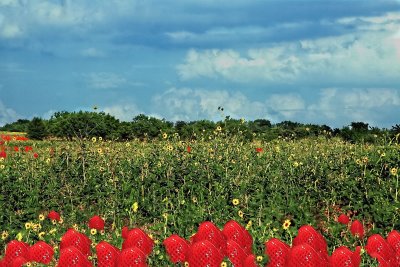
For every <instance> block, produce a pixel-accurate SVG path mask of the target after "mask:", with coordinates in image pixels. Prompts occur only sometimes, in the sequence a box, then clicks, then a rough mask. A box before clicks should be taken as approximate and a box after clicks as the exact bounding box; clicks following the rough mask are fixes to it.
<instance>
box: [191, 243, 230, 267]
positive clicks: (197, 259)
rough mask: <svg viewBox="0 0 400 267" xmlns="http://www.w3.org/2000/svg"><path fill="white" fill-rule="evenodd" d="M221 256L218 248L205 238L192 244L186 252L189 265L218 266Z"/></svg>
mask: <svg viewBox="0 0 400 267" xmlns="http://www.w3.org/2000/svg"><path fill="white" fill-rule="evenodd" d="M223 258H224V256H223V255H221V253H220V252H219V250H218V249H217V248H216V247H215V246H214V245H213V244H212V243H211V242H210V241H207V240H203V241H199V242H196V243H194V244H192V245H191V246H190V249H189V251H188V254H187V262H188V263H189V266H190V267H204V266H209V267H219V266H220V265H221V263H222V260H223Z"/></svg>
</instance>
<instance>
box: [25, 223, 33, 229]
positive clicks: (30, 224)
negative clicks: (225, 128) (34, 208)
mask: <svg viewBox="0 0 400 267" xmlns="http://www.w3.org/2000/svg"><path fill="white" fill-rule="evenodd" d="M31 227H32V223H30V222H27V223H25V229H26V230H28V229H31Z"/></svg>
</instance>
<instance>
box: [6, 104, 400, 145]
mask: <svg viewBox="0 0 400 267" xmlns="http://www.w3.org/2000/svg"><path fill="white" fill-rule="evenodd" d="M217 126H220V127H223V128H224V129H225V132H226V133H227V134H229V136H233V135H237V136H240V138H241V139H242V140H244V141H252V140H253V139H254V137H255V136H257V139H259V140H263V141H271V140H275V139H277V138H279V137H284V138H288V139H291V140H293V139H301V138H305V137H315V136H325V137H326V136H328V137H329V138H330V137H340V138H342V139H344V140H345V141H348V142H351V143H356V142H358V143H374V142H375V140H376V136H378V135H385V136H387V137H388V138H393V137H394V136H395V135H396V134H398V133H400V126H399V125H398V124H396V125H394V126H393V127H392V129H390V130H388V129H379V128H376V127H372V128H371V127H369V125H368V123H364V122H352V123H351V124H350V125H348V126H344V127H343V128H341V129H338V128H336V129H332V128H331V127H329V126H327V125H315V124H302V123H298V122H292V121H283V122H280V123H276V124H272V123H271V122H270V121H269V120H267V119H256V120H254V121H243V120H240V119H234V118H230V117H229V116H227V117H225V118H224V119H223V120H222V121H218V122H214V121H209V120H199V121H190V122H185V121H177V122H175V123H174V122H170V121H166V120H165V119H157V118H154V117H149V116H146V115H143V114H140V115H137V116H136V117H134V118H133V119H132V121H130V122H120V121H119V120H118V119H116V118H114V117H113V116H111V115H109V114H106V113H104V112H89V111H79V112H67V111H61V112H56V113H54V114H53V116H52V117H51V118H50V119H49V120H43V119H39V118H33V119H32V120H31V121H29V120H18V121H16V122H14V123H10V124H6V125H4V126H3V127H0V131H19V132H28V135H29V136H30V138H31V139H34V140H41V139H43V138H58V139H65V140H76V139H81V140H83V139H90V138H92V137H102V138H103V139H108V140H114V141H115V140H119V141H128V140H134V139H135V138H139V139H156V138H157V137H158V136H159V135H160V133H161V132H162V133H168V134H174V133H176V134H178V135H179V136H180V138H181V139H182V140H183V139H185V140H196V139H198V137H199V136H201V135H202V134H207V135H210V134H212V132H213V131H214V130H215V128H216V127H217Z"/></svg>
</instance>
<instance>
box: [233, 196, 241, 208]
mask: <svg viewBox="0 0 400 267" xmlns="http://www.w3.org/2000/svg"><path fill="white" fill-rule="evenodd" d="M239 203H240V202H239V199H237V198H234V199H233V200H232V204H233V205H234V206H237V205H239Z"/></svg>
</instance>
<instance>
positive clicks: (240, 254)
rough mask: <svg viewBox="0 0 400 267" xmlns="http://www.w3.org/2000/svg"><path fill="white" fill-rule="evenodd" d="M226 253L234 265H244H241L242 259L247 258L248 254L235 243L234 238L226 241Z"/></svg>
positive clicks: (236, 266) (240, 266)
mask: <svg viewBox="0 0 400 267" xmlns="http://www.w3.org/2000/svg"><path fill="white" fill-rule="evenodd" d="M226 254H227V256H228V258H229V260H230V261H231V262H232V264H233V266H235V267H245V266H244V265H243V262H244V260H245V259H246V258H247V256H248V254H247V253H246V252H245V251H244V250H243V249H242V247H241V246H240V245H239V244H238V243H236V242H235V241H234V240H232V239H229V240H228V242H226Z"/></svg>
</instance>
